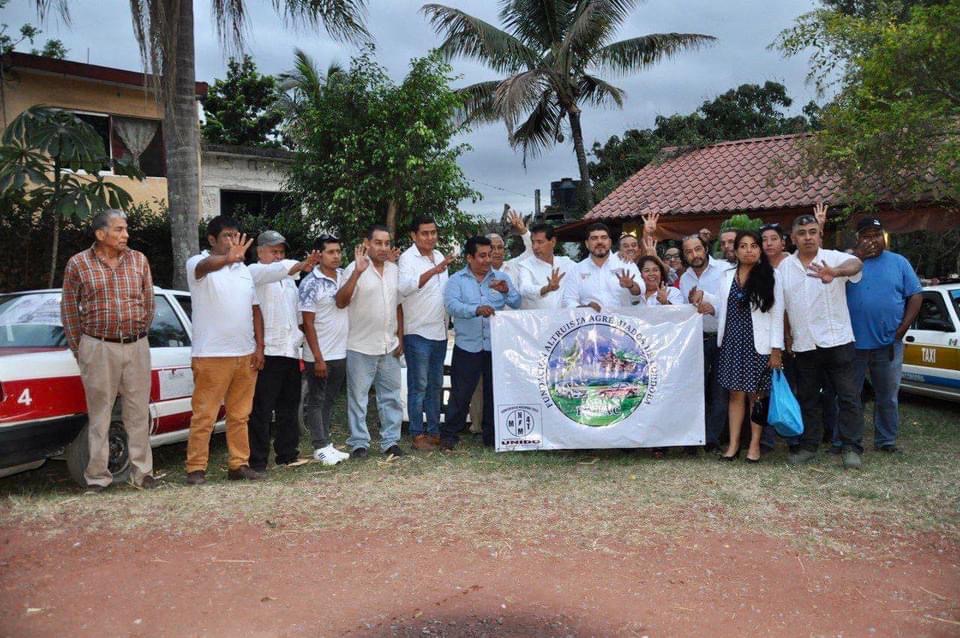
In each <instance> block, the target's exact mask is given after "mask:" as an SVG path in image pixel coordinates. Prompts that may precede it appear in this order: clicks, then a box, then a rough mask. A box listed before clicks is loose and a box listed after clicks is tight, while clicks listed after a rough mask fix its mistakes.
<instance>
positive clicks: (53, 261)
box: [47, 158, 61, 288]
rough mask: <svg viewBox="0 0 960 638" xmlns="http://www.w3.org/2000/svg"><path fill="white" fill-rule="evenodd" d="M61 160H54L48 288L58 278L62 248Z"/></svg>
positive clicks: (51, 286)
mask: <svg viewBox="0 0 960 638" xmlns="http://www.w3.org/2000/svg"><path fill="white" fill-rule="evenodd" d="M60 177H61V173H60V160H59V159H57V158H54V160H53V200H52V201H51V206H50V207H51V209H52V210H51V211H50V212H51V213H52V215H53V239H52V241H51V244H52V245H51V247H50V276H49V277H47V288H53V282H54V281H55V280H56V278H57V253H58V252H59V248H60V213H58V212H57V202H59V201H60Z"/></svg>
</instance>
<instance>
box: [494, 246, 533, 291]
mask: <svg viewBox="0 0 960 638" xmlns="http://www.w3.org/2000/svg"><path fill="white" fill-rule="evenodd" d="M520 240H521V241H522V242H523V252H522V253H520V254H519V255H517V256H516V257H514V258H513V259H507V260H506V261H504V262H503V265H501V266H500V267H499V268H497V269H496V270H499V271H500V272H505V273H507V274H508V275H510V281H512V282H513V283H514V285H516V284H517V282H518V281H520V266H521V265H522V264H523V262H525V261H526V260H527V259H533V239H531V237H530V231H529V230H528V231H526V232H524V233H523V234H522V235H520ZM509 309H510V308H509V307H508V308H504V310H509Z"/></svg>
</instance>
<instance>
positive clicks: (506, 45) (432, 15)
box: [420, 4, 538, 73]
mask: <svg viewBox="0 0 960 638" xmlns="http://www.w3.org/2000/svg"><path fill="white" fill-rule="evenodd" d="M420 11H421V12H422V13H423V14H424V15H425V16H427V19H428V20H429V21H430V26H432V27H433V30H434V31H436V32H437V34H438V35H440V36H442V37H444V38H445V40H444V42H443V44H441V45H440V47H439V48H440V51H441V53H443V55H444V56H445V57H446V58H447V59H451V58H454V57H458V56H460V57H465V58H472V59H474V60H477V61H480V62H484V63H485V64H487V65H489V66H490V67H491V68H492V69H494V70H495V71H497V72H500V73H515V72H516V71H518V70H520V69H522V68H531V67H533V66H535V65H536V64H537V59H538V55H537V54H536V53H535V52H534V51H533V50H532V49H530V48H529V47H527V46H526V45H525V44H524V43H523V42H521V41H520V40H518V39H517V38H515V37H514V36H512V35H510V34H509V33H507V32H506V31H503V30H501V29H498V28H497V27H495V26H493V25H492V24H490V23H489V22H484V21H483V20H480V19H479V18H475V17H473V16H471V15H469V14H467V13H465V12H463V11H460V10H459V9H454V8H452V7H446V6H444V5H441V4H425V5H423V7H422V8H421V9H420Z"/></svg>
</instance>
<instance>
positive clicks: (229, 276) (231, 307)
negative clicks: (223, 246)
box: [187, 250, 260, 357]
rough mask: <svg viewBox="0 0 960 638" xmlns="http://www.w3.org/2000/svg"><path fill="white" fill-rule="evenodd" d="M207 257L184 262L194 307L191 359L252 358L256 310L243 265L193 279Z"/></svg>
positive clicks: (256, 302) (254, 295) (254, 293)
mask: <svg viewBox="0 0 960 638" xmlns="http://www.w3.org/2000/svg"><path fill="white" fill-rule="evenodd" d="M209 256H210V252H209V251H207V250H205V251H203V252H202V253H200V254H199V255H194V256H193V257H191V258H190V259H188V260H187V287H188V288H189V290H190V301H191V304H192V306H193V310H192V313H191V321H192V323H193V345H192V346H191V353H190V354H191V355H192V356H194V357H243V356H246V355H250V354H253V352H254V351H255V350H256V349H257V342H256V339H255V338H254V335H253V306H259V305H260V301H259V300H258V299H257V291H256V288H255V287H254V285H253V277H252V276H251V275H250V271H249V270H248V269H247V267H246V266H245V265H244V264H242V263H235V264H230V265H229V266H224V267H223V268H221V269H220V270H215V271H213V272H210V273H207V274H206V275H205V276H204V277H203V278H202V279H197V278H196V276H195V273H196V270H197V264H199V263H200V262H201V261H203V260H204V259H206V258H207V257H209Z"/></svg>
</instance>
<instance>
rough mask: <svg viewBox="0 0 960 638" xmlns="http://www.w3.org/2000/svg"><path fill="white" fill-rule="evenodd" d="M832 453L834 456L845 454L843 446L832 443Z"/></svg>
mask: <svg viewBox="0 0 960 638" xmlns="http://www.w3.org/2000/svg"><path fill="white" fill-rule="evenodd" d="M830 454H832V455H833V456H840V455H841V454H843V448H842V447H840V446H839V445H831V446H830Z"/></svg>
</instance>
